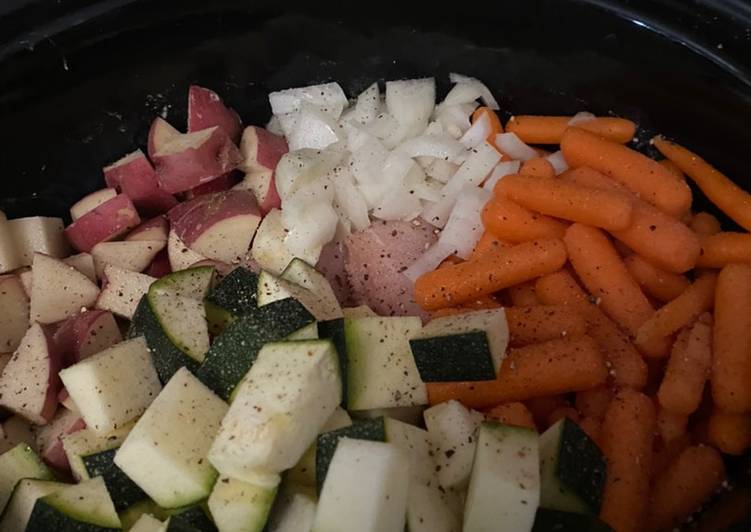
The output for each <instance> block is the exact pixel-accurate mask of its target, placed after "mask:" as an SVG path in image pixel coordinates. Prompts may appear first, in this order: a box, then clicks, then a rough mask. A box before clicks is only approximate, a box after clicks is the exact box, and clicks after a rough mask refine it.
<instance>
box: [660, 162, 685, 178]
mask: <svg viewBox="0 0 751 532" xmlns="http://www.w3.org/2000/svg"><path fill="white" fill-rule="evenodd" d="M657 162H658V163H660V164H661V165H662V166H664V167H665V168H666V169H667V170H669V171H670V173H671V174H673V175H674V176H675V177H677V178H678V179H680V180H681V181H685V179H686V176H685V175H684V174H683V172H682V171H681V169H680V168H678V165H677V164H675V163H674V162H673V161H671V160H670V159H662V160H660V161H657Z"/></svg>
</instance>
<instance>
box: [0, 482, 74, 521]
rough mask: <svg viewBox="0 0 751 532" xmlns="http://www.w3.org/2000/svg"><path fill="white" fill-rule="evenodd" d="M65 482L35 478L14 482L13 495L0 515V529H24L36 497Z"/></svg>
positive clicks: (42, 495)
mask: <svg viewBox="0 0 751 532" xmlns="http://www.w3.org/2000/svg"><path fill="white" fill-rule="evenodd" d="M64 486H65V484H62V483H60V482H54V481H52V480H37V479H31V478H24V479H22V480H20V481H19V482H18V484H16V488H15V489H14V490H13V495H12V496H11V498H10V501H9V502H8V505H7V506H6V507H5V511H4V512H3V513H2V517H0V530H7V531H8V532H12V531H14V530H19V531H20V530H26V525H27V524H28V523H29V518H30V517H31V511H32V510H33V509H34V505H35V504H36V502H37V499H41V498H42V497H45V496H47V495H49V494H50V493H54V492H55V491H57V490H59V489H60V488H62V487H64Z"/></svg>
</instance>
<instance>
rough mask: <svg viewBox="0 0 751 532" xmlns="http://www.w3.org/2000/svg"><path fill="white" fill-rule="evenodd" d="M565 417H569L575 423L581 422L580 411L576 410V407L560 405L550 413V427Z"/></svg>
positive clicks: (548, 424)
mask: <svg viewBox="0 0 751 532" xmlns="http://www.w3.org/2000/svg"><path fill="white" fill-rule="evenodd" d="M564 417H567V418H569V419H570V420H571V421H573V422H574V423H578V422H579V412H577V411H576V408H574V407H573V406H559V407H558V408H556V409H555V410H553V411H552V412H551V413H550V416H548V423H547V426H548V427H550V426H551V425H555V424H556V423H557V422H558V421H560V420H561V419H563V418H564Z"/></svg>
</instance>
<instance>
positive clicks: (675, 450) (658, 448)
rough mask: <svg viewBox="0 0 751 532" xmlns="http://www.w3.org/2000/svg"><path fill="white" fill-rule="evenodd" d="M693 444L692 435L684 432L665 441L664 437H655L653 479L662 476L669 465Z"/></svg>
mask: <svg viewBox="0 0 751 532" xmlns="http://www.w3.org/2000/svg"><path fill="white" fill-rule="evenodd" d="M689 445H691V436H689V435H688V433H684V434H683V435H681V436H678V437H676V438H673V439H672V440H670V441H669V442H667V443H665V442H663V441H662V439H657V438H655V449H654V453H652V481H653V482H654V480H655V479H656V478H658V477H660V476H661V475H662V474H663V473H664V472H665V471H667V469H668V467H670V465H671V464H672V463H673V462H675V459H676V457H678V456H680V454H681V453H682V452H683V451H684V449H686V448H687V447H688V446H689Z"/></svg>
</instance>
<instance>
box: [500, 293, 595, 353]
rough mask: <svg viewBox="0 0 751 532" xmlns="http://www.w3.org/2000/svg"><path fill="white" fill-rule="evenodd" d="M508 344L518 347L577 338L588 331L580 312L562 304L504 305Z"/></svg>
mask: <svg viewBox="0 0 751 532" xmlns="http://www.w3.org/2000/svg"><path fill="white" fill-rule="evenodd" d="M506 321H507V322H508V328H509V345H511V346H512V347H521V346H525V345H530V344H537V343H540V342H547V341H548V340H555V339H556V338H576V337H577V336H581V335H583V334H584V333H586V331H587V322H586V321H585V319H584V316H582V314H581V313H580V312H577V311H575V310H573V309H570V308H566V307H565V306H563V305H540V304H539V303H538V304H536V305H535V306H514V307H508V308H506Z"/></svg>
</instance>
